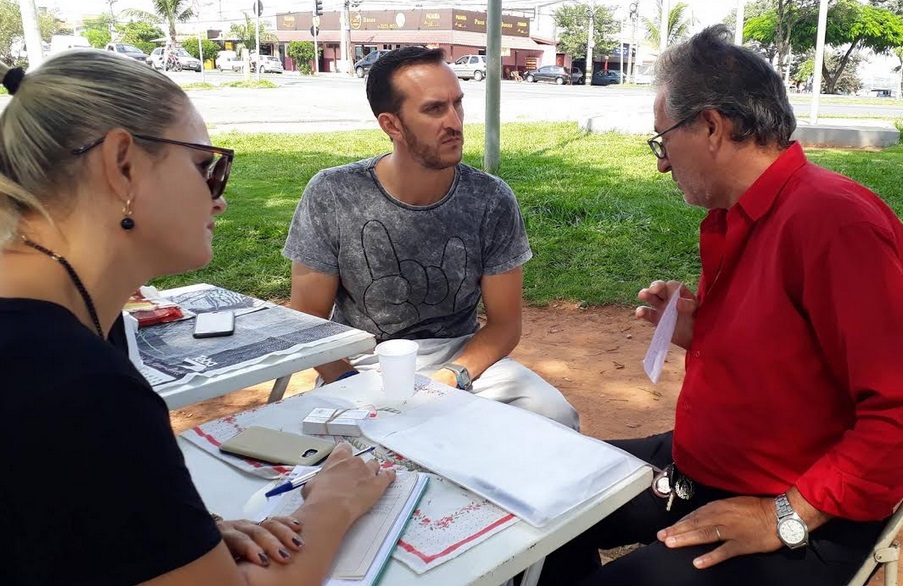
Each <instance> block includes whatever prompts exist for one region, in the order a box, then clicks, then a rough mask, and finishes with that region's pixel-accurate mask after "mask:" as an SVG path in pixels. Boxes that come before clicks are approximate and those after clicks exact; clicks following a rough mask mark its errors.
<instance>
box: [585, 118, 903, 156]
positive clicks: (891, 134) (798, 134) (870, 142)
mask: <svg viewBox="0 0 903 586" xmlns="http://www.w3.org/2000/svg"><path fill="white" fill-rule="evenodd" d="M577 125H578V126H579V128H580V130H583V131H584V132H594V133H597V134H602V133H605V132H621V133H627V134H652V118H651V116H650V115H649V114H648V113H642V112H639V113H637V114H635V115H631V116H626V117H620V118H618V119H613V118H612V117H611V116H610V115H601V116H590V117H587V118H581V119H580V120H578V122H577ZM793 139H794V140H798V141H799V142H800V144H802V145H803V146H811V147H829V148H848V149H861V148H885V147H889V146H894V145H896V144H899V143H900V131H899V130H897V129H896V128H888V127H886V126H856V125H854V124H845V123H840V124H817V125H815V126H810V125H808V124H800V125H799V126H797V128H796V131H795V132H794V133H793Z"/></svg>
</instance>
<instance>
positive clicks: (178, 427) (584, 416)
mask: <svg viewBox="0 0 903 586" xmlns="http://www.w3.org/2000/svg"><path fill="white" fill-rule="evenodd" d="M652 331H653V330H652V327H651V326H650V325H648V324H645V323H643V322H639V321H637V320H636V319H635V318H634V317H633V310H632V309H631V308H624V307H612V306H606V307H592V308H581V307H579V306H576V305H574V304H572V303H571V304H567V303H557V304H553V305H552V306H550V307H547V308H542V309H539V308H531V307H528V308H525V310H524V329H523V337H522V339H521V343H520V345H519V346H518V347H517V349H516V350H515V351H514V353H513V354H512V357H513V358H515V359H517V360H519V361H520V362H522V363H523V364H525V365H527V366H529V367H530V368H532V369H533V370H534V371H536V372H538V373H539V374H541V375H542V376H543V377H544V378H545V379H546V380H548V381H549V382H550V383H552V384H553V385H555V386H556V387H557V388H558V389H560V390H561V392H562V393H564V395H565V396H566V397H567V398H568V399H569V400H570V402H571V404H572V405H574V407H575V408H576V409H577V410H578V411H579V413H580V419H581V425H582V430H583V432H584V433H586V434H587V435H591V436H593V437H597V438H600V439H616V438H633V437H644V436H647V435H652V434H655V433H660V432H663V431H667V430H669V429H671V428H672V426H673V423H674V406H675V402H676V399H677V394H678V391H679V390H680V382H681V380H682V378H683V359H684V353H683V351H682V350H679V349H677V348H672V350H671V352H670V353H669V355H668V359H667V361H666V363H665V368H664V370H663V372H662V375H661V378H660V379H659V382H658V384H657V385H653V384H652V382H651V381H650V380H649V378H648V377H647V376H646V373H645V372H644V371H643V356H644V355H645V353H646V349H647V347H648V345H649V341H650V340H651V338H652ZM315 378H316V373H314V372H313V371H312V370H311V371H304V372H299V373H297V374H295V375H294V376H293V377H292V382H291V385H290V386H289V390H288V392H286V396H290V395H292V394H295V393H299V392H303V391H305V390H308V389H310V388H312V387H313V382H314V380H315ZM269 389H270V384H265V385H259V386H256V387H252V388H249V389H245V390H242V391H238V392H235V393H231V394H229V395H226V396H225V397H221V398H218V399H213V400H210V401H206V402H204V403H198V404H196V405H192V406H190V407H186V408H183V409H177V410H175V411H172V412H171V416H172V424H173V428H174V430H175V431H176V432H177V433H178V432H181V431H183V430H185V429H188V428H190V427H193V426H195V425H198V424H200V423H203V422H205V421H209V420H211V419H217V418H219V417H223V416H225V415H228V414H230V413H235V412H237V411H241V410H244V409H248V408H251V407H253V406H256V405H260V404H262V403H264V402H266V398H267V395H268V394H269ZM900 578H901V583H903V569H901V571H900ZM870 584H871V585H873V586H877V585H878V584H883V574H879V575H878V576H875V578H874V579H873V580H872V581H871V582H870Z"/></svg>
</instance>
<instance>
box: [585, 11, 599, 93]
mask: <svg viewBox="0 0 903 586" xmlns="http://www.w3.org/2000/svg"><path fill="white" fill-rule="evenodd" d="M595 20H596V4H595V2H594V1H593V0H589V26H588V27H587V29H589V32H588V34H587V35H586V65H585V66H584V69H586V71H584V72H583V80H584V83H586V85H590V84H592V81H593V49H594V48H595V46H596V43H595V40H594V39H593V37H594V36H595V32H594V29H595V24H596V23H595Z"/></svg>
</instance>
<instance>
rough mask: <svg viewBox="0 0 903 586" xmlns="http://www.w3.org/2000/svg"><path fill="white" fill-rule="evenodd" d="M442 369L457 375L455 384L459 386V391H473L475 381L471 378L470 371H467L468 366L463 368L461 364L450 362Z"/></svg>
mask: <svg viewBox="0 0 903 586" xmlns="http://www.w3.org/2000/svg"><path fill="white" fill-rule="evenodd" d="M442 368H444V369H446V370H450V371H452V372H453V373H455V382H456V383H457V384H458V388H459V389H461V390H462V391H472V390H473V381H472V380H471V378H470V371H469V370H467V367H466V366H461V365H460V364H455V363H454V362H450V363H448V364H446V365H445V366H443V367H442Z"/></svg>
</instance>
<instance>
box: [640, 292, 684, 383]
mask: <svg viewBox="0 0 903 586" xmlns="http://www.w3.org/2000/svg"><path fill="white" fill-rule="evenodd" d="M678 299H680V289H678V290H677V291H675V292H674V293H673V294H672V295H671V298H670V299H668V304H667V305H666V306H665V310H664V312H662V318H661V319H660V320H659V321H658V326H656V328H655V333H654V334H653V335H652V342H651V343H650V344H649V349H648V350H646V357H645V358H643V370H645V371H646V374H648V375H649V378H650V379H651V380H652V382H653V383H657V382H658V377H659V376H660V375H661V374H662V367H663V366H664V365H665V358H667V356H668V349H669V348H671V338H673V337H674V328H675V327H677V300H678Z"/></svg>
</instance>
